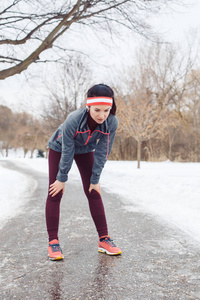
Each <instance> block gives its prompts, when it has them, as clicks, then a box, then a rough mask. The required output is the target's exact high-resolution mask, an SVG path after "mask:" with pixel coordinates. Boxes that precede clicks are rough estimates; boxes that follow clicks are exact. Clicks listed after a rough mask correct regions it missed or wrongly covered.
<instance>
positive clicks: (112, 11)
mask: <svg viewBox="0 0 200 300" xmlns="http://www.w3.org/2000/svg"><path fill="white" fill-rule="evenodd" d="M1 2H2V3H1V11H0V16H1V18H0V37H1V39H0V45H1V47H2V50H1V55H0V63H1V64H2V65H3V66H5V68H4V67H2V69H1V71H0V79H5V78H7V77H9V76H13V75H15V74H20V73H21V72H22V71H24V70H26V69H27V68H28V67H29V66H30V65H31V64H32V63H37V62H39V61H47V60H48V59H47V56H45V55H42V53H43V52H44V51H45V50H47V49H51V48H53V47H54V49H55V50H56V53H55V52H54V53H53V60H54V61H55V60H59V59H60V57H59V55H58V54H59V53H61V50H64V51H65V50H66V49H67V47H66V45H65V44H64V43H63V42H62V39H59V38H60V37H61V36H63V35H64V33H65V32H66V31H67V30H69V29H70V30H71V27H72V25H73V27H74V26H75V25H79V26H80V27H79V30H80V28H81V30H82V31H83V29H84V27H85V26H90V28H94V29H95V30H97V29H98V28H101V29H107V30H109V31H112V30H111V28H112V24H114V23H115V25H117V26H115V28H116V27H117V28H118V27H119V26H126V27H127V28H129V29H131V30H133V31H134V32H137V33H139V34H141V35H144V36H147V37H150V36H151V35H150V25H149V24H148V23H147V21H146V20H147V15H148V14H150V13H158V12H159V11H160V9H161V8H165V7H166V5H167V4H168V3H170V2H173V3H174V2H175V1H172V0H155V1H146V0H137V1H132V0H101V1H96V0H68V1H66V0H60V1H55V0H53V1H52V0H43V1H41V0H34V1H33V0H7V1H1ZM3 46H6V47H3ZM51 53H52V52H51ZM48 57H49V56H48Z"/></svg>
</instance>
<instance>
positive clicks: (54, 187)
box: [49, 180, 65, 197]
mask: <svg viewBox="0 0 200 300" xmlns="http://www.w3.org/2000/svg"><path fill="white" fill-rule="evenodd" d="M61 190H63V193H64V191H65V182H60V181H58V180H56V181H55V182H54V183H53V184H51V185H50V188H49V195H51V196H52V197H54V196H55V195H57V194H58V193H59V192H60V191H61Z"/></svg>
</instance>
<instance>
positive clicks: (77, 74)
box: [42, 55, 92, 132]
mask: <svg viewBox="0 0 200 300" xmlns="http://www.w3.org/2000/svg"><path fill="white" fill-rule="evenodd" d="M56 70H57V72H56ZM91 82H92V71H91V70H90V67H89V65H88V63H87V61H86V59H84V56H81V55H73V56H72V55H71V56H70V57H69V59H68V62H67V63H66V64H64V65H63V66H59V68H55V70H54V74H53V76H52V77H51V79H50V80H49V82H46V83H45V85H46V90H47V97H48V101H45V107H44V109H43V113H42V119H43V120H44V122H45V128H46V129H47V130H49V131H50V132H52V131H53V130H55V129H56V128H57V127H58V126H59V125H60V124H61V123H62V122H64V120H65V119H66V117H67V115H68V114H69V113H70V112H71V111H73V110H75V109H77V108H79V107H81V105H82V104H83V103H84V102H85V97H86V91H87V90H88V88H89V87H90V86H91ZM46 102H47V103H46Z"/></svg>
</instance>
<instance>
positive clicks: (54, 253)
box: [48, 240, 64, 260]
mask: <svg viewBox="0 0 200 300" xmlns="http://www.w3.org/2000/svg"><path fill="white" fill-rule="evenodd" d="M48 253H49V259H50V260H60V259H63V258H64V256H63V253H62V249H61V247H60V244H59V241H58V240H52V241H50V242H49V247H48Z"/></svg>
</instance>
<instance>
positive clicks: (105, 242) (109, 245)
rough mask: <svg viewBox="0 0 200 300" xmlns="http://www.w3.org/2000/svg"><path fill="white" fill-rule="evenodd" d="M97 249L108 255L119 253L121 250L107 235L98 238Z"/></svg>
mask: <svg viewBox="0 0 200 300" xmlns="http://www.w3.org/2000/svg"><path fill="white" fill-rule="evenodd" d="M98 251H99V252H102V253H107V254H108V255H119V254H121V253H122V251H121V250H120V249H119V248H117V247H116V245H115V244H114V243H113V240H111V238H110V236H109V235H106V236H102V237H100V239H99V245H98Z"/></svg>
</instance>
